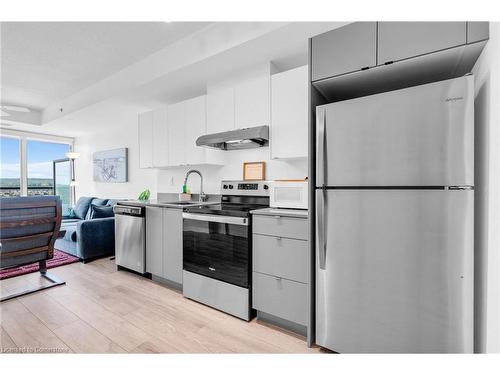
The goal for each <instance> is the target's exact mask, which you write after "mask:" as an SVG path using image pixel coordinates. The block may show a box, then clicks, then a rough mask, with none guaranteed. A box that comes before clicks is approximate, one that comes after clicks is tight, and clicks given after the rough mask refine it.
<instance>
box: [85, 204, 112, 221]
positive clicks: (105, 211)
mask: <svg viewBox="0 0 500 375" xmlns="http://www.w3.org/2000/svg"><path fill="white" fill-rule="evenodd" d="M89 211H91V214H90V219H102V218H105V217H113V216H115V214H114V212H113V207H112V206H98V205H95V204H91V205H90V210H89Z"/></svg>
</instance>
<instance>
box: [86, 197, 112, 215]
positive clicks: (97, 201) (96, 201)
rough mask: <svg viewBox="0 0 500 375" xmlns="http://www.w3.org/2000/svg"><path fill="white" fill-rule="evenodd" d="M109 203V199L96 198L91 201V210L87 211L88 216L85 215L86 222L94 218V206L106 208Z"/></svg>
mask: <svg viewBox="0 0 500 375" xmlns="http://www.w3.org/2000/svg"><path fill="white" fill-rule="evenodd" d="M107 202H108V200H107V199H100V198H94V199H92V200H91V201H90V206H89V210H88V211H87V214H86V215H85V220H89V219H91V218H92V205H95V206H104V205H106V203H107Z"/></svg>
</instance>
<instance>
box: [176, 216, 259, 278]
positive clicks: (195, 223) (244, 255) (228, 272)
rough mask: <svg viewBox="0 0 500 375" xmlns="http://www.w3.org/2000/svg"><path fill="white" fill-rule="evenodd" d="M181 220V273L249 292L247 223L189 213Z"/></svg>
mask: <svg viewBox="0 0 500 375" xmlns="http://www.w3.org/2000/svg"><path fill="white" fill-rule="evenodd" d="M182 217H183V221H184V225H183V266H184V270H186V271H190V272H194V273H197V274H199V275H204V276H208V277H211V278H213V279H217V280H221V281H224V282H227V283H230V284H233V285H237V286H241V287H243V288H248V287H249V284H250V264H251V259H250V249H251V243H250V242H251V233H250V225H249V219H248V218H242V217H232V216H217V215H206V214H193V213H188V212H184V213H183V215H182Z"/></svg>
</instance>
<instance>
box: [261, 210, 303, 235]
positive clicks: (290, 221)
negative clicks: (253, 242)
mask: <svg viewBox="0 0 500 375" xmlns="http://www.w3.org/2000/svg"><path fill="white" fill-rule="evenodd" d="M307 223H308V221H307V219H300V218H293V217H285V216H264V215H254V217H253V233H256V234H266V235H268V236H277V237H287V238H295V239H299V240H308V238H309V226H308V224H307Z"/></svg>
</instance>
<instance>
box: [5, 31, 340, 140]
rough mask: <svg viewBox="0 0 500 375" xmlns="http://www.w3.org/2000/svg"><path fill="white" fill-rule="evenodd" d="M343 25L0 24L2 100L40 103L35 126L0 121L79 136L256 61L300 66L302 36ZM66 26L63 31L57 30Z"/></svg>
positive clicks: (199, 89) (198, 90) (195, 91)
mask: <svg viewBox="0 0 500 375" xmlns="http://www.w3.org/2000/svg"><path fill="white" fill-rule="evenodd" d="M344 24H346V22H222V23H221V22H213V23H148V24H145V23H83V24H72V23H64V24H58V23H47V24H38V23H35V24H12V23H3V24H2V25H1V26H2V29H1V31H2V36H1V38H2V46H1V52H2V72H1V78H2V93H1V94H2V95H1V96H2V98H1V99H2V102H3V103H9V104H17V105H20V106H27V107H32V108H33V107H35V108H36V107H38V108H41V113H42V120H41V121H40V123H41V124H42V126H37V127H36V128H34V127H33V125H31V124H29V123H28V122H26V121H24V122H22V121H21V122H17V123H16V122H15V121H11V122H10V123H9V121H7V120H8V118H2V123H1V125H2V126H8V127H9V128H10V129H18V130H25V131H36V132H41V133H46V134H56V135H64V136H68V137H83V136H86V135H87V134H89V133H93V132H96V131H99V130H100V129H101V127H102V126H103V124H108V123H109V124H111V123H113V124H114V123H120V122H121V121H123V119H128V118H135V117H136V116H137V113H140V112H144V111H147V110H150V109H154V108H157V107H158V106H161V105H165V104H167V103H174V102H176V101H178V100H183V99H187V98H189V97H194V96H196V95H200V94H203V93H205V92H206V87H207V84H208V82H218V81H219V80H224V79H226V77H228V76H234V75H235V74H236V75H237V74H239V72H241V71H245V69H251V67H254V66H257V65H260V64H262V63H266V62H272V63H274V65H275V66H276V67H277V68H278V70H280V71H281V70H287V69H290V68H293V67H296V66H299V65H303V64H306V63H307V51H308V38H310V37H312V36H314V35H317V34H320V33H323V32H325V31H328V30H332V29H334V28H337V27H340V26H342V25H344ZM59 27H61V28H60V29H59V30H60V31H59V32H57V31H56V30H58V28H59ZM37 28H39V29H38V30H39V32H36V30H37ZM65 28H66V29H65ZM69 29H71V32H70V33H69V32H68V34H72V36H71V37H70V36H69V35H60V33H65V31H68V30H69ZM42 30H43V31H42ZM63 30H65V31H63ZM77 30H79V31H77ZM167 30H170V31H167ZM108 34H109V35H108ZM42 35H43V37H42ZM49 36H52V37H49ZM175 38H177V39H175ZM28 39H29V41H28ZM4 40H5V41H6V44H5V45H4ZM35 40H36V41H37V42H35ZM48 51H51V53H48ZM15 61H17V63H15ZM17 65H18V66H17ZM60 109H64V111H60ZM12 120H13V119H12ZM2 126H0V128H1V127H2Z"/></svg>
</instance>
